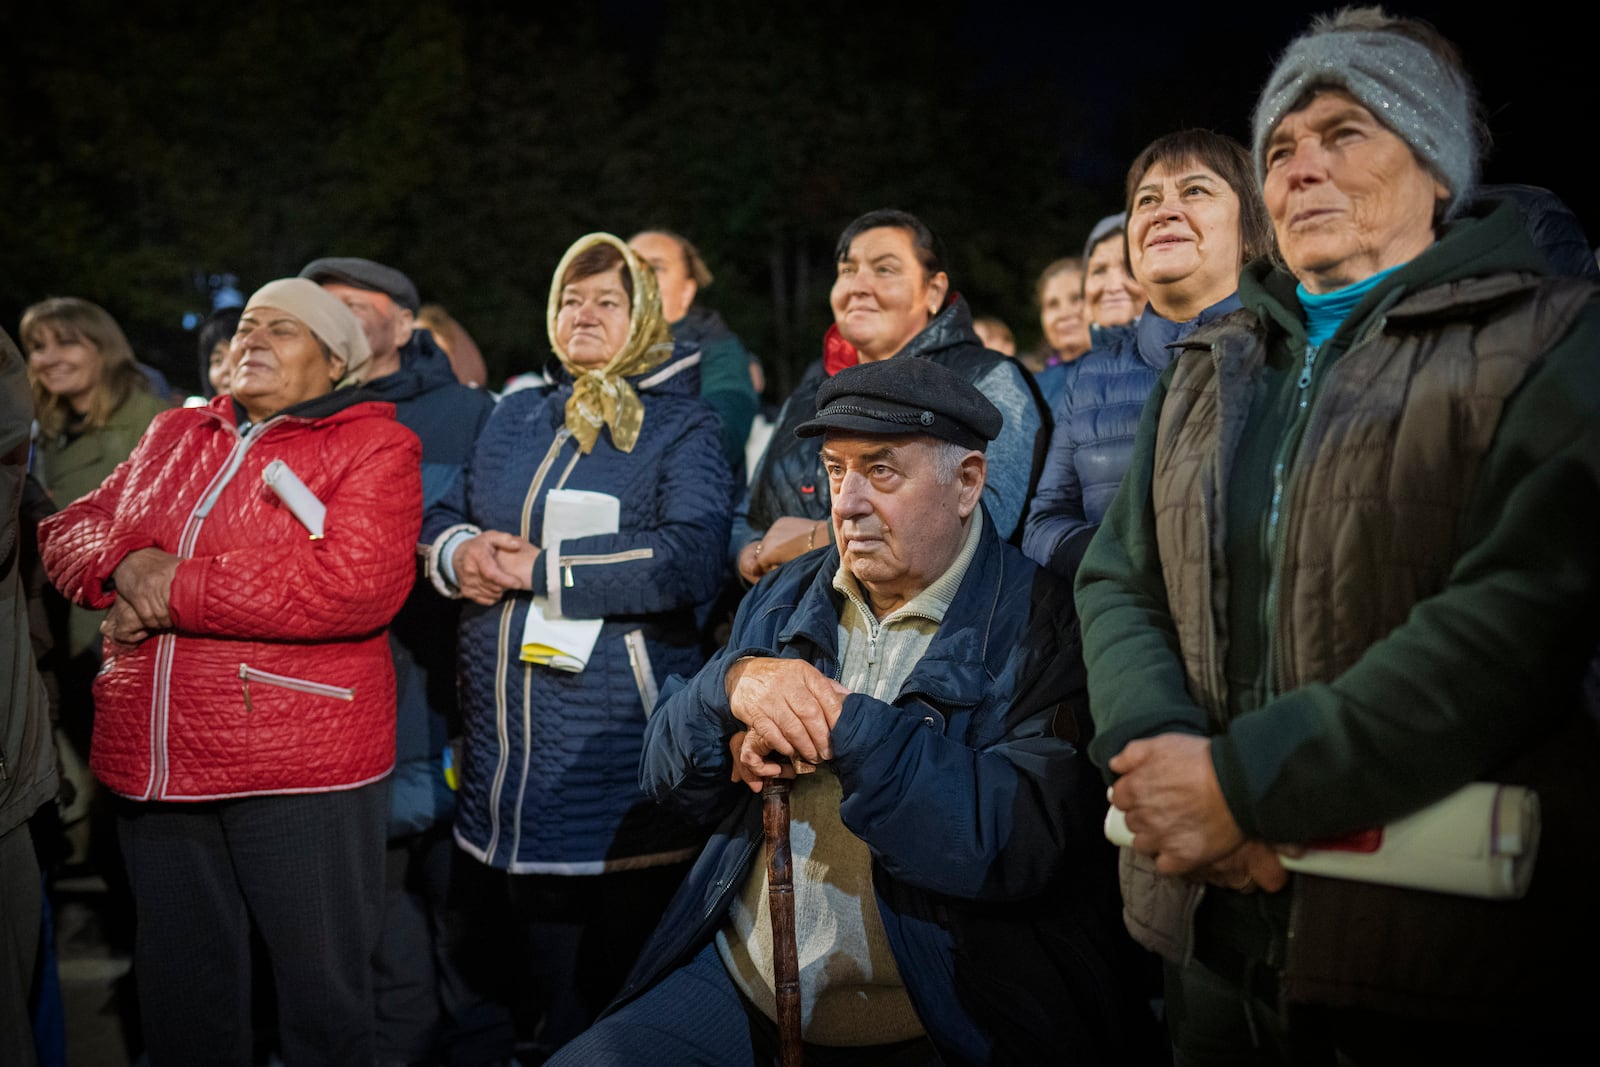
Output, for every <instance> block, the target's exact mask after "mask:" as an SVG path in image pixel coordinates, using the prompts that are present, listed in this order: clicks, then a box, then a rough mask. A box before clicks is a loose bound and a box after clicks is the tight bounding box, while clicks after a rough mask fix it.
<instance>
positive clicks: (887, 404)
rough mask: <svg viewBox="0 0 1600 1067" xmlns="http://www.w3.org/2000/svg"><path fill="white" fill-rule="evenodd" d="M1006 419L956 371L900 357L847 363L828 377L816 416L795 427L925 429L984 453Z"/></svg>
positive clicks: (810, 430)
mask: <svg viewBox="0 0 1600 1067" xmlns="http://www.w3.org/2000/svg"><path fill="white" fill-rule="evenodd" d="M1003 421H1004V420H1003V419H1002V418H1001V415H1000V409H999V408H997V407H995V406H994V405H993V404H991V403H989V399H988V398H987V397H985V396H984V395H983V394H982V393H980V392H978V390H977V389H976V388H974V387H973V385H972V383H971V382H969V381H967V379H966V378H964V377H962V376H961V375H959V374H957V373H956V372H955V371H953V370H950V369H949V368H948V367H945V366H944V365H942V364H939V363H934V362H933V361H932V360H928V359H921V358H919V357H916V356H900V357H898V358H894V359H884V360H879V361H878V362H876V363H861V364H858V365H856V366H854V367H846V368H845V369H844V370H842V371H840V372H839V373H838V374H835V375H834V376H833V377H832V378H829V379H828V380H827V381H825V382H823V383H822V386H821V387H820V388H819V389H818V390H817V413H816V415H814V416H812V418H811V419H810V420H809V421H807V422H803V423H801V424H800V425H799V426H797V427H795V431H794V432H795V436H797V437H816V436H819V435H820V434H824V433H827V432H828V431H829V430H844V431H848V432H852V433H882V434H926V435H927V436H929V437H937V438H939V439H940V440H943V441H953V442H955V443H956V444H958V445H960V446H962V447H963V448H971V449H976V450H977V451H979V452H982V451H983V450H984V447H985V446H986V445H987V444H988V443H989V442H990V441H993V440H994V439H995V438H996V437H997V436H999V433H1000V426H1001V423H1002V422H1003Z"/></svg>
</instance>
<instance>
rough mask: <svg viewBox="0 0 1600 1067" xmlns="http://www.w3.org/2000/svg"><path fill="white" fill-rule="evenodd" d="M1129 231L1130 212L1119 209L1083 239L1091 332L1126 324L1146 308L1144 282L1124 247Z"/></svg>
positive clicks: (1085, 289) (1084, 282) (1086, 308)
mask: <svg viewBox="0 0 1600 1067" xmlns="http://www.w3.org/2000/svg"><path fill="white" fill-rule="evenodd" d="M1127 231H1128V213H1127V212H1126V211H1119V212H1117V213H1116V214H1115V215H1107V216H1106V217H1105V218H1103V219H1101V220H1100V221H1099V222H1097V223H1095V224H1094V229H1092V230H1090V231H1089V239H1088V240H1087V241H1085V242H1084V243H1083V260H1084V263H1085V267H1084V273H1083V306H1084V310H1085V311H1086V312H1087V313H1088V316H1089V325H1090V327H1091V330H1090V332H1091V334H1097V333H1098V331H1100V330H1107V329H1110V328H1112V327H1114V326H1126V325H1128V324H1129V323H1131V322H1133V321H1134V320H1135V319H1137V318H1138V317H1139V314H1140V313H1141V312H1142V311H1144V303H1145V292H1144V286H1142V285H1140V284H1139V280H1138V279H1137V278H1135V277H1134V276H1133V274H1132V273H1131V272H1130V271H1129V270H1128V258H1127V256H1126V254H1125V253H1124V251H1123V249H1124V246H1125V245H1126V235H1127ZM1094 340H1095V342H1096V343H1099V340H1100V338H1099V337H1098V336H1095V337H1094Z"/></svg>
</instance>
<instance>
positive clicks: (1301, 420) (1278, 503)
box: [1263, 342, 1320, 697]
mask: <svg viewBox="0 0 1600 1067" xmlns="http://www.w3.org/2000/svg"><path fill="white" fill-rule="evenodd" d="M1319 354H1320V353H1319V350H1318V349H1317V348H1316V347H1315V346H1313V345H1311V344H1310V343H1309V342H1307V344H1306V351H1305V357H1304V362H1303V364H1302V366H1301V370H1300V377H1299V379H1298V380H1297V382H1296V383H1295V386H1296V388H1295V392H1294V398H1295V402H1294V405H1293V411H1294V418H1293V420H1292V421H1291V422H1290V424H1289V433H1288V435H1287V436H1286V437H1285V438H1284V439H1283V445H1282V446H1281V447H1280V448H1279V450H1278V454H1277V456H1276V457H1274V459H1273V467H1272V506H1271V509H1270V510H1269V512H1268V527H1269V530H1270V531H1271V532H1270V536H1269V537H1268V538H1267V596H1266V603H1265V605H1264V610H1265V612H1266V619H1265V620H1263V622H1264V630H1265V634H1266V639H1267V672H1266V673H1267V678H1266V682H1267V695H1268V696H1269V697H1270V696H1272V695H1275V694H1277V693H1279V692H1281V691H1282V690H1283V688H1284V678H1283V670H1282V664H1281V663H1280V662H1279V661H1280V659H1281V657H1282V652H1283V649H1282V642H1280V641H1279V640H1278V633H1277V623H1278V595H1279V589H1280V587H1281V585H1282V580H1281V579H1282V576H1281V574H1280V573H1279V565H1280V564H1281V562H1282V560H1283V537H1284V533H1283V526H1284V524H1283V504H1284V501H1285V499H1286V498H1287V496H1288V489H1289V465H1290V461H1291V460H1292V459H1293V458H1294V456H1295V455H1297V454H1298V453H1299V451H1300V442H1301V440H1303V439H1304V437H1305V428H1306V423H1307V422H1309V421H1310V418H1311V410H1310V409H1311V395H1312V390H1311V387H1312V385H1313V384H1314V382H1313V380H1312V371H1313V368H1314V367H1315V366H1316V362H1317V356H1318V355H1319Z"/></svg>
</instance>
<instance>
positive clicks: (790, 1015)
mask: <svg viewBox="0 0 1600 1067" xmlns="http://www.w3.org/2000/svg"><path fill="white" fill-rule="evenodd" d="M793 784H794V782H793V780H792V779H789V778H768V779H767V780H766V782H765V783H763V784H762V786H761V829H762V832H763V834H764V835H765V837H766V839H767V911H768V913H769V914H770V915H771V917H772V987H773V988H772V992H773V995H774V996H775V997H776V998H777V1001H778V1062H779V1063H780V1064H781V1065H782V1067H800V1061H801V1055H800V951H799V949H798V948H797V947H796V945H795V935H794V868H793V866H792V865H791V864H790V862H789V787H790V786H791V785H793Z"/></svg>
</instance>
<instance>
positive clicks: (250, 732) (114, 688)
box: [39, 390, 422, 800]
mask: <svg viewBox="0 0 1600 1067" xmlns="http://www.w3.org/2000/svg"><path fill="white" fill-rule="evenodd" d="M364 395H366V394H364V393H361V392H358V391H354V390H339V391H338V392H335V393H333V394H331V395H329V396H326V397H319V398H317V399H316V400H311V401H307V402H306V403H305V404H301V405H297V406H296V407H295V408H293V409H291V412H287V413H280V414H278V415H275V416H273V417H272V418H270V419H267V420H266V421H264V422H262V423H260V424H258V425H256V426H255V427H254V428H253V429H251V431H250V432H249V433H248V434H246V435H241V434H240V432H239V430H238V428H237V427H236V425H235V422H234V419H235V411H234V409H233V401H232V400H231V399H229V398H228V397H226V396H219V397H217V398H216V399H215V400H213V401H212V402H211V403H210V404H209V405H207V406H206V407H203V408H179V409H175V410H172V411H167V412H164V413H162V414H161V415H158V416H156V420H155V422H153V423H151V425H150V429H149V431H147V432H146V433H145V435H144V438H143V439H142V440H141V441H140V442H139V445H138V447H137V448H136V449H134V452H133V455H132V456H130V457H129V458H128V460H127V462H125V463H123V464H122V465H120V466H119V467H117V469H116V470H115V471H113V472H112V474H111V476H110V477H109V478H107V479H106V480H105V482H104V483H103V484H102V485H101V486H100V488H98V489H96V490H95V491H94V492H92V493H90V494H89V495H88V496H86V497H84V498H83V499H81V500H79V501H77V502H76V503H74V504H72V505H71V506H70V507H68V508H66V509H65V510H64V511H61V512H59V513H57V514H55V515H52V516H51V517H50V518H48V519H46V520H45V521H44V522H42V523H41V524H40V525H39V547H40V552H41V554H42V555H43V558H44V564H45V568H46V570H47V571H48V573H49V575H50V580H51V581H52V582H54V583H55V585H56V587H57V588H59V589H60V590H61V591H62V592H63V593H65V594H66V595H67V596H68V597H70V598H71V599H72V600H74V601H76V602H77V603H79V604H83V605H85V606H87V607H93V608H106V607H110V605H111V602H112V594H111V593H110V592H108V591H107V590H106V587H105V584H106V581H107V580H108V579H109V578H110V577H111V575H112V572H113V571H115V570H116V567H117V565H118V564H119V563H121V562H122V560H123V558H124V557H126V556H127V555H128V554H129V553H130V552H134V551H136V550H138V549H141V548H150V547H155V548H160V549H163V550H165V551H167V552H170V553H172V554H174V555H176V556H179V557H181V559H182V562H180V563H179V564H178V568H177V572H176V574H175V575H174V577H173V579H172V592H171V604H170V610H171V615H172V621H173V624H174V629H173V630H172V631H170V632H167V633H163V634H160V635H158V636H155V637H151V638H149V639H147V640H145V641H143V642H141V643H139V644H138V645H119V644H116V643H114V642H111V641H107V642H106V643H105V649H104V663H103V665H102V666H101V668H100V674H99V677H97V678H96V679H95V685H94V697H95V724H94V742H93V755H92V757H91V760H90V767H91V769H92V770H93V771H94V773H95V777H96V778H98V779H99V780H100V781H102V782H104V783H105V784H106V785H107V786H108V787H110V788H111V789H112V790H114V791H115V792H117V793H120V794H122V795H123V796H128V797H133V798H135V799H138V800H202V799H211V798H217V797H230V796H246V795H252V794H260V793H311V792H321V791H330V790H337V789H349V788H353V787H355V786H358V785H362V784H365V783H366V782H370V781H373V780H375V779H378V778H381V777H383V776H384V775H386V774H388V773H389V771H390V769H391V768H392V767H393V765H394V664H393V661H392V660H391V658H390V655H389V641H388V638H387V637H386V636H385V630H384V628H385V627H386V626H388V624H389V620H390V619H392V618H393V617H394V614H395V612H396V611H398V610H399V608H400V604H401V602H402V601H403V600H405V596H406V591H407V590H408V589H410V588H411V581H412V577H413V572H414V568H415V564H414V556H415V543H416V536H417V526H418V522H419V518H420V516H421V514H422V480H421V477H420V475H419V473H418V471H419V464H420V451H421V450H420V448H419V446H418V444H417V437H416V435H415V434H413V433H412V432H411V431H410V430H408V429H406V428H405V427H404V426H401V425H400V424H399V423H397V422H395V421H394V406H393V405H392V404H384V403H377V402H372V401H366V400H363V399H362V397H363V396H364ZM275 459H281V460H283V461H284V462H285V463H286V464H288V466H289V468H290V469H291V470H293V471H294V473H295V474H296V475H298V476H299V477H300V479H301V480H302V481H304V482H305V484H306V486H307V488H309V489H310V490H311V492H312V493H313V494H315V495H316V496H317V498H318V499H319V500H321V501H322V502H323V504H324V505H325V506H326V507H327V516H326V519H325V521H324V533H325V536H323V537H322V538H321V539H320V540H312V539H311V538H310V537H309V536H308V535H307V532H306V528H305V527H304V526H303V525H302V524H301V523H300V521H299V520H298V519H296V518H295V517H294V515H293V514H292V513H291V512H290V511H289V509H288V508H286V507H285V506H284V505H283V503H282V502H281V501H279V499H278V497H277V496H276V495H275V494H274V493H273V492H272V491H271V490H269V489H268V488H267V486H266V485H265V484H264V483H263V481H262V477H261V475H262V471H263V469H264V468H265V467H266V466H267V464H268V463H270V462H271V461H273V460H275Z"/></svg>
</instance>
